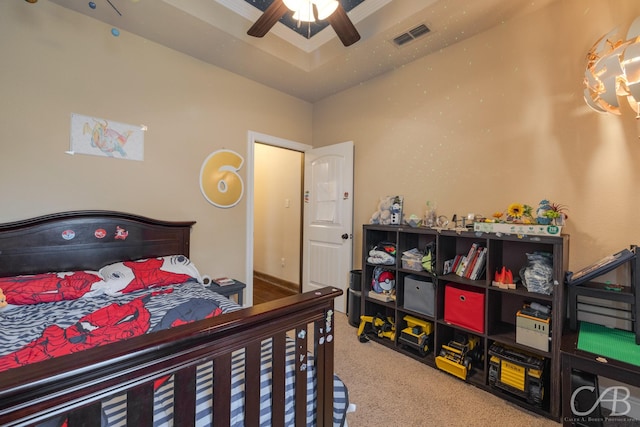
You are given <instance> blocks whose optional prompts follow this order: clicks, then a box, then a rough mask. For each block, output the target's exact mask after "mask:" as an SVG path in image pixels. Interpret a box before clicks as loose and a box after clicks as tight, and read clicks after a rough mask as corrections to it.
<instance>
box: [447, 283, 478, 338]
mask: <svg viewBox="0 0 640 427" xmlns="http://www.w3.org/2000/svg"><path fill="white" fill-rule="evenodd" d="M444 321H445V322H447V323H451V324H453V325H458V326H462V327H463V328H467V329H471V330H472V331H476V332H479V333H481V334H482V333H484V290H483V289H478V288H474V287H473V286H466V285H461V284H458V283H456V284H453V283H448V284H447V285H445V287H444Z"/></svg>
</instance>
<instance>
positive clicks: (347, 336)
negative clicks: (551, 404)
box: [335, 313, 560, 427]
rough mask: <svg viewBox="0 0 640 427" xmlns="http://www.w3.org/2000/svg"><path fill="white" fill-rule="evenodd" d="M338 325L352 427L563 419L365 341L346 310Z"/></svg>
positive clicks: (549, 425)
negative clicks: (546, 415)
mask: <svg viewBox="0 0 640 427" xmlns="http://www.w3.org/2000/svg"><path fill="white" fill-rule="evenodd" d="M335 325H336V335H335V338H336V339H335V372H336V374H338V376H339V377H340V378H341V379H342V380H343V381H344V383H345V384H346V385H347V388H348V389H349V400H350V402H351V403H353V404H355V405H356V411H355V412H353V413H350V414H348V415H347V422H348V424H349V427H373V426H380V427H386V426H402V427H421V426H438V427H440V426H456V427H457V426H510V427H520V426H521V427H558V426H559V425H560V424H559V423H556V422H554V421H552V420H549V419H547V418H544V417H542V416H539V415H537V414H533V413H531V412H528V411H526V410H524V409H522V408H520V407H518V406H515V405H513V404H511V403H509V402H506V401H504V400H502V399H500V398H499V397H497V396H494V395H492V394H491V393H488V392H486V391H484V390H481V389H478V388H476V387H474V386H473V385H470V384H467V383H465V382H464V381H461V380H459V379H457V378H455V377H453V376H451V375H449V374H447V373H445V372H442V371H440V370H438V369H435V368H432V367H431V366H427V365H425V364H423V363H420V362H418V361H416V360H413V359H411V358H409V357H406V356H403V355H402V354H400V353H397V352H395V351H393V350H391V349H389V348H387V347H385V346H383V345H380V344H378V343H375V342H367V343H361V342H360V341H359V340H358V337H357V328H354V327H353V326H351V325H350V324H349V323H348V318H347V316H346V315H345V314H343V313H337V314H336V321H335Z"/></svg>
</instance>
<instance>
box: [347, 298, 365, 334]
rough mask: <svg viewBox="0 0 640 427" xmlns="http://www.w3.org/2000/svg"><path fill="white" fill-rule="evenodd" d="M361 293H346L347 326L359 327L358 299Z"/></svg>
mask: <svg viewBox="0 0 640 427" xmlns="http://www.w3.org/2000/svg"><path fill="white" fill-rule="evenodd" d="M361 297H362V293H361V292H359V291H354V290H353V289H349V292H347V316H349V324H350V325H351V326H354V327H356V328H357V327H359V326H360V298H361Z"/></svg>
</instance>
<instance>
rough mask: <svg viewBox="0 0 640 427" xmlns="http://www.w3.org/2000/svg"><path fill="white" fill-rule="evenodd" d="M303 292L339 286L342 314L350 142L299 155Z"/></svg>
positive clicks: (349, 249) (347, 266) (348, 259)
mask: <svg viewBox="0 0 640 427" xmlns="http://www.w3.org/2000/svg"><path fill="white" fill-rule="evenodd" d="M303 197H304V203H303V204H304V222H303V224H304V229H303V258H302V259H303V262H302V266H303V269H302V271H303V273H302V290H303V292H306V291H312V290H315V289H318V288H322V287H324V286H333V287H336V288H340V289H342V290H343V291H344V294H343V295H342V296H341V297H340V298H337V299H336V301H335V308H336V310H338V311H341V312H343V313H344V312H346V303H345V301H346V294H347V292H348V287H349V285H348V284H349V272H350V271H351V269H352V267H353V142H351V141H349V142H343V143H340V144H335V145H330V146H327V147H320V148H315V149H311V150H307V151H305V161H304V195H303Z"/></svg>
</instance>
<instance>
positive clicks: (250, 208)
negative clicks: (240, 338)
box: [245, 130, 313, 306]
mask: <svg viewBox="0 0 640 427" xmlns="http://www.w3.org/2000/svg"><path fill="white" fill-rule="evenodd" d="M256 143H260V144H266V145H271V146H274V147H280V148H287V149H289V150H294V151H299V152H301V153H302V154H303V155H304V153H305V152H306V151H307V150H310V149H311V148H313V147H312V146H310V145H308V144H303V143H301V142H296V141H291V140H288V139H284V138H278V137H276V136H272V135H267V134H265V133H260V132H254V131H251V130H250V131H249V132H248V133H247V159H246V164H247V183H246V184H247V185H246V196H247V221H246V222H247V227H246V233H247V235H246V239H247V241H246V254H245V260H246V264H245V281H246V284H247V287H246V288H245V292H246V298H245V301H246V304H245V305H248V306H252V305H253V231H254V224H253V214H254V211H255V207H254V203H253V196H254V188H253V187H254V186H253V180H254V167H255V149H254V146H255V144H256ZM300 215H302V211H300ZM300 259H301V260H302V254H301V257H300ZM300 262H301V264H302V261H300ZM302 267H303V266H302V265H300V272H301V273H302Z"/></svg>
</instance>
